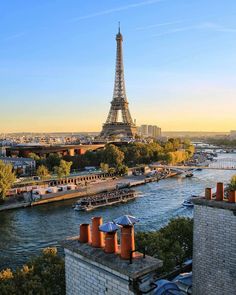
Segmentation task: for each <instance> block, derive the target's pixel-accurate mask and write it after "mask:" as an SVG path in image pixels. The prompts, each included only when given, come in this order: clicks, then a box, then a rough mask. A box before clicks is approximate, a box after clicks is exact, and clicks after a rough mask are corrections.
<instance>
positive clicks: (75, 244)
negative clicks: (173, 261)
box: [61, 237, 162, 279]
mask: <svg viewBox="0 0 236 295" xmlns="http://www.w3.org/2000/svg"><path fill="white" fill-rule="evenodd" d="M61 245H62V247H63V248H65V249H68V250H70V251H72V252H74V253H77V254H80V255H82V256H83V257H86V258H88V259H90V260H92V261H94V262H97V263H100V264H102V265H104V266H106V267H109V268H110V269H112V270H114V271H117V272H119V273H121V274H123V275H127V276H128V277H129V278H132V279H136V278H138V277H140V276H143V275H145V274H147V273H149V272H152V271H155V270H157V269H158V268H160V267H161V266H162V261H161V260H159V259H156V258H153V257H150V256H147V255H146V256H145V258H143V257H142V254H141V253H139V254H140V256H139V257H138V258H133V260H132V264H130V262H129V260H124V259H121V258H120V255H118V254H108V253H105V252H104V250H103V249H101V248H94V247H91V245H89V244H87V243H80V242H79V240H78V237H76V238H72V239H70V240H65V241H62V242H61ZM136 253H137V252H136Z"/></svg>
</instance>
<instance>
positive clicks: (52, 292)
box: [0, 248, 65, 295]
mask: <svg viewBox="0 0 236 295" xmlns="http://www.w3.org/2000/svg"><path fill="white" fill-rule="evenodd" d="M0 290H1V291H0V293H1V295H9V294H12V295H21V294H22V295H23V294H32V295H34V294H35V295H36V294H47V295H64V294H65V266H64V260H63V259H62V258H61V257H60V256H59V255H58V254H57V249H56V248H46V249H44V250H43V251H42V254H41V255H39V256H38V257H35V258H33V259H32V260H30V261H29V262H28V263H27V264H26V265H24V266H23V267H22V268H21V269H17V270H16V271H14V272H13V271H12V270H10V269H6V270H3V271H1V272H0Z"/></svg>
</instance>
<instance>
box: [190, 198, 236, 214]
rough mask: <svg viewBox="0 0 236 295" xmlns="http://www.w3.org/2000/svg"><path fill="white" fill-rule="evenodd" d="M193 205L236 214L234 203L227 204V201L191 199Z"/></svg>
mask: <svg viewBox="0 0 236 295" xmlns="http://www.w3.org/2000/svg"><path fill="white" fill-rule="evenodd" d="M191 201H192V202H193V203H194V204H195V205H202V206H208V207H213V208H219V209H227V210H231V211H234V212H236V203H229V202H228V201H227V200H224V201H216V200H214V199H213V200H207V199H205V198H203V197H200V198H194V199H191Z"/></svg>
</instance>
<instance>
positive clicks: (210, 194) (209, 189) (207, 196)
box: [205, 187, 212, 200]
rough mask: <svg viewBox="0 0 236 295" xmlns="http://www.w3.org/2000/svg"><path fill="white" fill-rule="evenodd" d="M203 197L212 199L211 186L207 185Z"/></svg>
mask: <svg viewBox="0 0 236 295" xmlns="http://www.w3.org/2000/svg"><path fill="white" fill-rule="evenodd" d="M205 198H206V199H207V200H212V188H210V187H207V188H206V189H205Z"/></svg>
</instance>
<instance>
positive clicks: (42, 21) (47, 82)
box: [0, 0, 236, 133]
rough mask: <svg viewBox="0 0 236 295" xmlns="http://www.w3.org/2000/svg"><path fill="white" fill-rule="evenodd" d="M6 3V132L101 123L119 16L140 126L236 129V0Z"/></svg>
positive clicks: (1, 90)
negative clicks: (235, 12) (224, 0)
mask: <svg viewBox="0 0 236 295" xmlns="http://www.w3.org/2000/svg"><path fill="white" fill-rule="evenodd" d="M1 8H2V17H1V20H0V24H1V26H0V44H1V46H0V98H1V116H0V133H9V132H11V133H16V132H24V130H27V132H36V133H44V132H51V133H53V132H68V131H67V130H71V131H70V132H78V131H77V130H85V131H84V132H99V131H101V129H102V124H103V123H104V122H105V121H106V118H107V115H108V111H109V107H110V101H111V99H112V93H113V83H114V75H115V55H116V41H115V35H116V33H117V24H118V21H120V22H121V32H122V34H123V37H124V42H123V49H124V67H125V80H126V90H127V96H128V101H129V103H130V104H129V107H130V112H131V115H132V118H133V119H136V120H137V125H141V124H151V125H158V126H160V127H161V128H162V130H163V131H164V132H165V130H170V131H166V132H174V131H176V132H183V131H181V130H188V132H226V133H228V132H229V131H230V130H232V129H236V116H235V110H236V99H235V97H236V54H235V52H236V38H235V36H236V20H235V15H234V11H235V9H236V2H235V1H233V0H229V1H227V5H225V3H224V2H223V1H212V0H199V1H186V0H179V1H172V0H147V1H144V0H117V1H109V2H108V1H105V0H101V1H95V0H91V1H84V2H81V1H76V0H69V1H66V2H64V1H59V0H57V1H46V0H42V1H40V3H39V2H38V3H33V2H27V3H26V2H21V1H16V0H13V1H11V2H8V1H5V2H4V3H2V4H1ZM196 130H201V131H196ZM81 132H82V131H81Z"/></svg>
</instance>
